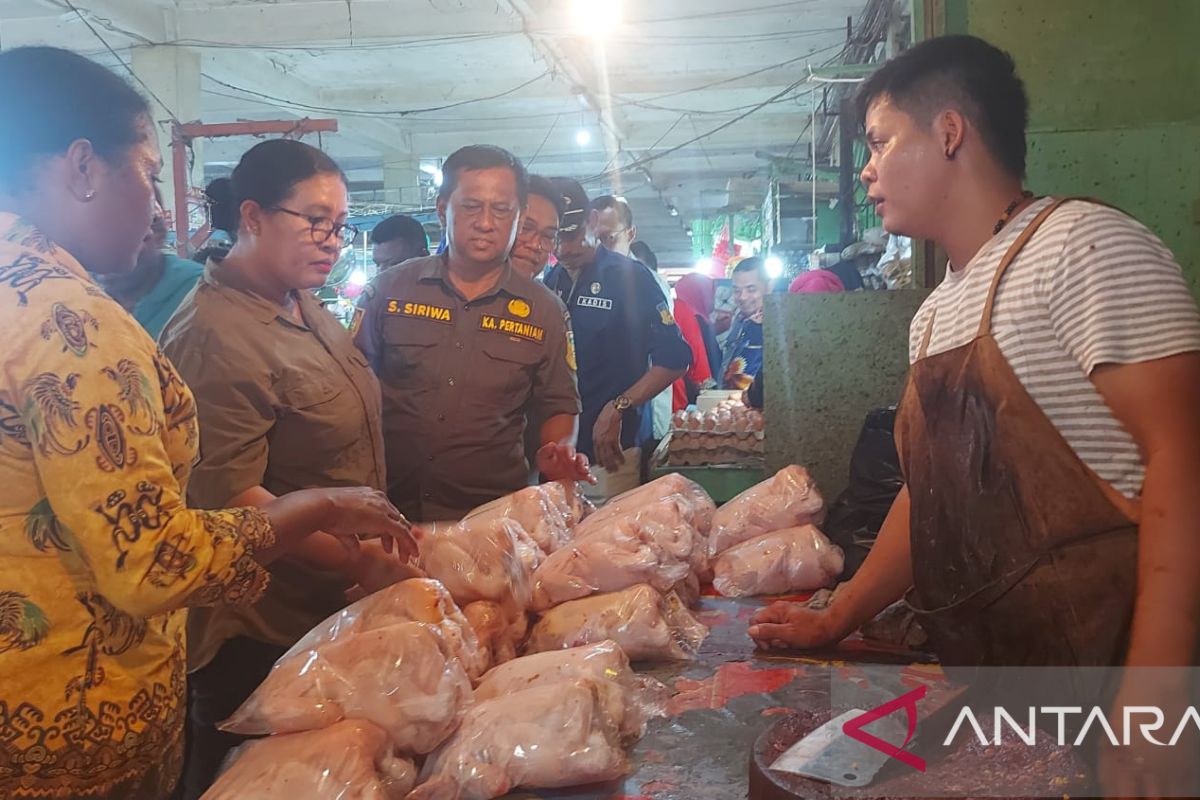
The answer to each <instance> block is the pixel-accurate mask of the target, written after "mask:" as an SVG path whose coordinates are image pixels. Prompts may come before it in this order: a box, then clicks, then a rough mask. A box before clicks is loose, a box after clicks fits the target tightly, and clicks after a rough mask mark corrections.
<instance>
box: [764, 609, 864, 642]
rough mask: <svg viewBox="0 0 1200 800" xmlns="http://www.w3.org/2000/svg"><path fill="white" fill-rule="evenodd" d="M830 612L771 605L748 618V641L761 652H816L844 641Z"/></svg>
mask: <svg viewBox="0 0 1200 800" xmlns="http://www.w3.org/2000/svg"><path fill="white" fill-rule="evenodd" d="M848 633H849V631H843V630H842V625H841V622H840V619H839V618H838V616H837V615H835V614H834V613H833V612H832V611H829V610H821V611H814V610H813V609H811V608H808V607H806V606H805V605H804V604H802V603H784V602H779V603H772V604H771V605H769V606H767V607H766V608H764V609H761V610H760V611H758V613H756V614H755V615H754V616H753V617H751V618H750V638H751V639H753V640H754V643H755V644H756V645H758V646H759V647H761V648H763V649H764V650H816V649H818V648H821V647H828V646H830V645H834V644H837V643H838V642H840V641H841V640H842V639H844V638H846V635H847V634H848Z"/></svg>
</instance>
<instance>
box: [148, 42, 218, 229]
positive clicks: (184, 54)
mask: <svg viewBox="0 0 1200 800" xmlns="http://www.w3.org/2000/svg"><path fill="white" fill-rule="evenodd" d="M130 66H131V67H132V68H133V71H134V74H136V75H137V76H138V78H140V79H141V81H142V82H143V83H145V84H146V86H148V87H150V90H151V91H152V92H154V94H155V95H156V96H157V97H158V99H159V100H161V101H162V104H163V105H166V106H167V108H169V109H171V111H172V112H174V113H175V116H176V118H177V119H178V120H179V121H180V122H195V121H197V120H199V119H200V54H199V53H198V52H196V51H194V50H188V49H186V48H181V47H154V46H151V47H135V48H133V57H132V60H131V62H130ZM137 88H138V89H139V90H140V89H141V87H140V86H139V87H137ZM146 99H147V100H149V101H150V112H151V114H152V115H153V119H154V122H155V127H156V128H157V130H158V143H159V146H160V147H162V153H163V161H164V162H165V163H166V167H165V168H164V169H163V171H162V180H163V186H162V193H163V199H164V201H165V202H166V203H167V205H168V206H170V207H171V211H172V212H173V211H174V201H173V198H174V197H175V181H174V176H173V175H172V172H171V115H170V113H169V112H168V111H167V110H166V109H164V108H163V107H162V105H159V103H158V102H157V101H155V99H154V98H153V97H148V98H146ZM202 146H203V145H202V142H201V141H200V140H197V141H196V142H194V143H193V146H192V148H193V152H194V153H195V156H194V159H193V163H192V171H191V183H192V185H193V186H199V185H201V184H202V183H203V181H204V158H203V154H202V150H201V148H202Z"/></svg>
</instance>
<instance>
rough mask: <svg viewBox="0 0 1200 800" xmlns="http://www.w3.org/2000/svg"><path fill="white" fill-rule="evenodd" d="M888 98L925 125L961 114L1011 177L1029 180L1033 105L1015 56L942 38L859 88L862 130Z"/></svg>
mask: <svg viewBox="0 0 1200 800" xmlns="http://www.w3.org/2000/svg"><path fill="white" fill-rule="evenodd" d="M885 96H886V97H889V98H891V99H892V101H893V102H894V103H895V104H896V105H897V106H898V107H899V108H900V109H901V110H903V111H904V112H905V113H907V114H909V115H910V116H912V118H913V119H915V120H916V121H917V122H919V123H921V124H922V125H928V124H929V123H930V122H931V121H932V120H933V117H934V115H935V114H937V113H938V112H940V111H943V110H945V109H946V108H947V107H953V108H955V109H956V110H958V111H960V112H961V113H962V114H963V116H965V117H967V118H968V119H969V120H970V121H971V123H972V124H973V125H974V126H975V127H976V128H977V129H978V130H979V135H980V136H981V137H982V139H983V143H984V145H985V146H986V147H987V149H988V150H989V151H990V152H991V154H992V156H993V157H994V158H995V159H996V161H997V162H999V164H1000V165H1001V166H1002V167H1003V168H1004V169H1005V171H1006V172H1008V173H1009V174H1011V175H1013V176H1015V177H1018V178H1022V177H1024V176H1025V156H1026V145H1025V127H1026V126H1027V125H1028V124H1029V99H1028V98H1027V97H1026V95H1025V85H1024V84H1023V83H1022V82H1021V79H1020V78H1019V77H1017V67H1016V64H1015V63H1014V62H1013V59H1012V56H1010V55H1009V54H1008V53H1006V52H1004V51H1003V50H1001V49H1000V48H998V47H995V46H994V45H991V44H988V43H987V42H985V41H984V40H983V39H979V38H977V37H975V36H939V37H937V38H934V39H928V40H926V41H924V42H921V43H920V44H918V45H916V46H914V47H913V48H912V49H910V50H907V51H905V52H903V53H901V54H900V55H898V56H897V57H896V58H894V59H892V60H891V61H889V62H887V63H886V64H884V65H883V66H882V67H880V68H879V70H878V71H876V72H875V73H874V74H873V75H871V77H869V78H868V79H867V80H866V81H865V82H863V84H862V86H861V87H859V90H858V95H857V97H856V99H855V105H856V110H857V113H858V120H859V124H860V127H861V126H862V125H865V124H866V118H867V110H868V109H869V108H870V107H871V104H872V103H874V102H875V101H876V100H878V99H879V98H881V97H885Z"/></svg>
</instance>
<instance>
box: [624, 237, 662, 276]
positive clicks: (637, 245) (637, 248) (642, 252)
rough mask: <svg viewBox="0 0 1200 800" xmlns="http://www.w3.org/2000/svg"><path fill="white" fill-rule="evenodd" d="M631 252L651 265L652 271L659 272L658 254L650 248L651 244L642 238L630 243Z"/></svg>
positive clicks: (648, 265)
mask: <svg viewBox="0 0 1200 800" xmlns="http://www.w3.org/2000/svg"><path fill="white" fill-rule="evenodd" d="M629 253H630V255H632V256H633V257H634V258H636V259H637V260H638V261H640V262H642V263H643V264H645V265H646V266H647V267H649V268H650V271H651V272H658V256H656V255H654V251H653V250H651V249H650V245H648V244H646V243H645V242H643V241H642V240H641V239H638V240H637V241H636V242H634V243H633V244H631V245H629Z"/></svg>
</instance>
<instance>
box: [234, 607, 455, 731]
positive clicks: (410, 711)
mask: <svg viewBox="0 0 1200 800" xmlns="http://www.w3.org/2000/svg"><path fill="white" fill-rule="evenodd" d="M471 701H472V696H471V681H470V680H469V679H468V678H467V673H466V672H465V671H464V670H463V666H462V663H461V662H460V661H459V659H458V658H457V657H456V655H455V653H454V650H453V648H452V647H451V646H450V645H449V643H448V642H446V640H445V638H444V637H443V636H442V635H441V633H439V631H438V630H437V629H436V628H434V627H432V626H429V625H422V624H421V623H419V622H402V623H399V624H397V625H388V626H386V627H383V628H375V629H374V630H369V631H363V632H359V633H353V634H351V635H349V636H339V637H338V638H336V639H334V640H333V641H331V642H324V643H322V644H318V645H316V646H315V647H313V648H311V649H308V650H302V651H297V652H293V653H290V654H288V655H285V656H284V657H283V658H281V659H279V661H277V662H275V666H274V667H272V668H271V672H270V673H268V675H267V678H266V680H264V681H263V682H262V684H261V685H260V686H259V687H258V688H257V689H256V690H255V691H254V694H252V695H250V698H249V699H248V700H246V702H245V703H243V704H242V706H241V708H239V709H238V710H237V711H236V712H234V714H233V716H232V717H230V718H229V719H228V720H226V721H225V722H223V723H221V725H220V728H221V730H224V731H229V732H231V733H240V734H245V735H251V736H252V735H259V734H266V733H296V732H298V731H308V730H315V729H317V728H325V727H328V726H330V725H333V724H335V723H338V722H341V721H342V720H344V719H362V720H367V721H369V722H373V723H375V724H376V725H378V726H379V727H381V728H383V729H384V730H385V731H387V732H388V734H390V735H391V737H392V741H393V743H394V744H395V745H396V748H397V749H398V750H400V751H401V752H404V753H428V752H429V751H430V750H433V749H434V748H435V747H437V746H438V744H440V743H441V742H443V741H445V739H446V737H447V736H449V735H450V734H451V733H452V732H453V731H454V729H455V727H457V725H458V723H459V720H460V719H462V715H463V713H464V712H465V711H466V709H467V707H468V706H469V705H470V704H471Z"/></svg>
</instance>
